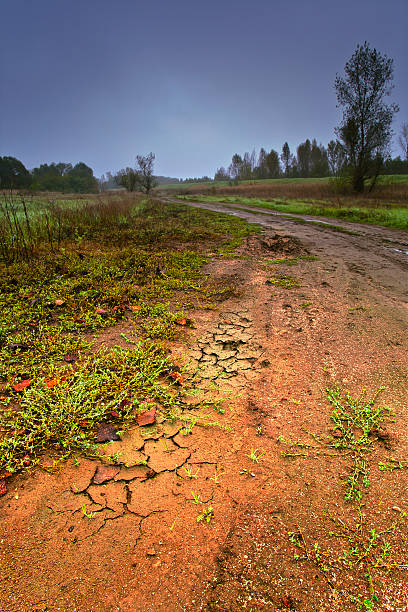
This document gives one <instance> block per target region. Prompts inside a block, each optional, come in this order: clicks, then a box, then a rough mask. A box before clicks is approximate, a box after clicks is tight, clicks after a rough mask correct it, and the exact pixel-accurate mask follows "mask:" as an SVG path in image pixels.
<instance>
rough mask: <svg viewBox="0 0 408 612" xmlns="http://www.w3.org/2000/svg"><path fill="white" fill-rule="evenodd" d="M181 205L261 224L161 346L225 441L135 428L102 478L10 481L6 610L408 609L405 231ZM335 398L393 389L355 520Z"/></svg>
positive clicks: (74, 471) (172, 428) (80, 472)
mask: <svg viewBox="0 0 408 612" xmlns="http://www.w3.org/2000/svg"><path fill="white" fill-rule="evenodd" d="M192 205H194V206H199V207H202V208H209V209H212V210H219V211H223V212H228V213H229V214H235V215H239V216H242V217H243V218H245V219H247V220H248V221H251V222H255V223H260V224H261V225H262V227H263V232H262V233H261V234H260V235H255V236H251V237H250V238H248V240H247V241H246V243H245V244H244V245H243V246H242V247H240V248H239V249H238V253H239V254H240V255H241V257H240V258H237V257H222V256H218V255H214V256H213V257H212V259H211V261H210V262H209V264H208V266H207V272H208V274H210V275H211V276H212V278H213V279H215V280H219V282H220V283H223V284H230V285H231V286H233V287H235V289H234V294H233V295H232V297H229V298H228V299H227V300H226V301H225V302H224V303H223V304H221V305H220V306H219V308H218V309H217V310H214V311H209V310H203V311H198V312H195V313H194V314H193V316H194V318H195V320H196V325H197V328H196V329H195V330H192V331H191V333H190V338H189V343H188V347H187V349H186V347H185V346H182V345H179V344H174V345H173V346H172V351H173V355H178V356H179V358H180V361H183V362H184V363H189V365H188V366H187V367H188V368H189V371H190V372H193V371H194V370H195V369H196V368H198V369H199V372H200V377H199V378H198V379H197V382H196V386H197V388H198V387H200V388H202V389H204V390H205V392H206V393H208V394H209V397H210V396H211V397H212V396H213V395H214V393H215V394H219V395H220V396H221V397H223V398H224V403H223V404H222V406H220V409H219V411H218V412H214V411H212V412H211V414H209V415H208V416H206V418H205V419H204V421H205V420H206V421H207V422H209V421H212V422H214V421H217V422H218V425H212V426H209V425H208V426H205V427H203V426H201V427H200V426H199V423H200V419H199V418H198V417H199V416H200V415H196V416H197V424H196V426H193V427H192V428H191V431H190V432H186V431H184V432H183V431H182V424H181V423H179V422H175V423H170V424H160V426H159V427H158V428H154V429H151V430H149V431H147V432H145V433H143V435H141V433H140V432H139V431H138V430H137V429H136V430H132V431H130V432H129V433H128V434H126V436H125V437H124V439H123V441H122V442H117V443H114V444H116V446H115V448H114V450H115V451H119V450H120V452H121V453H122V455H121V456H122V460H121V461H123V462H119V465H118V466H116V467H114V469H113V470H112V469H111V470H110V471H106V470H105V472H102V476H103V478H100V476H101V471H99V472H98V473H96V469H97V466H96V464H95V462H91V461H85V460H83V461H81V462H80V465H79V466H78V465H74V464H73V463H71V464H69V465H66V466H65V467H64V468H63V469H62V470H61V472H60V473H59V474H53V473H49V472H46V471H38V472H36V473H35V474H34V477H33V476H31V475H22V476H19V477H16V478H15V479H14V481H13V486H12V488H11V489H10V491H9V493H8V494H7V495H6V496H5V497H4V498H2V500H1V513H2V521H1V526H0V542H1V548H0V551H1V575H0V583H1V584H0V587H1V588H0V609H1V610H2V611H3V610H4V611H11V610H12V611H13V612H17V611H24V612H25V611H33V610H38V611H39V610H52V611H54V610H64V611H67V612H71V611H72V612H73V611H80V612H105V611H121V612H153V611H158V610H159V611H169V612H173V611H174V612H179V611H182V610H183V611H184V610H185V611H189V612H193V611H194V612H195V611H197V610H206V611H207V610H217V611H235V610H250V611H258V610H259V611H260V610H263V611H265V610H266V611H268V612H277V611H282V610H299V611H303V612H316V611H322V612H323V611H325V612H329V611H330V612H348V611H349V610H350V611H351V610H358V609H365V610H379V611H384V612H403V611H404V610H406V609H407V605H408V588H407V584H408V578H407V572H406V571H404V570H403V569H401V568H397V567H395V566H394V565H393V564H399V565H401V566H403V565H404V564H407V563H408V544H407V543H408V537H407V536H408V528H407V524H406V522H405V520H404V516H403V513H404V511H408V492H407V491H408V478H407V475H408V470H407V469H405V467H406V465H405V462H406V460H407V458H408V436H407V433H406V432H407V430H408V410H407V397H408V364H407V348H408V341H407V333H406V330H407V318H408V316H407V315H408V306H407V303H408V290H407V284H408V282H407V281H408V255H407V254H406V253H405V251H407V250H408V247H407V244H408V236H407V234H405V233H403V232H398V231H391V230H386V229H381V228H376V227H370V226H363V225H355V224H353V225H351V224H346V223H342V222H340V223H337V222H336V225H341V226H343V227H344V229H346V230H348V231H352V232H356V233H357V234H358V235H354V234H350V233H342V232H336V231H333V230H332V229H329V228H325V227H324V226H315V225H310V224H302V223H299V222H298V221H295V220H291V219H288V218H286V217H280V216H277V215H274V214H273V213H271V214H265V211H261V213H258V212H256V211H251V212H246V211H244V210H238V209H234V210H232V209H231V208H227V207H225V206H224V205H222V204H211V205H209V204H208V205H207V204H205V205H203V204H192ZM313 220H315V218H313ZM321 221H326V220H324V219H321ZM327 221H328V222H331V221H330V220H327ZM288 257H289V258H292V260H293V261H292V262H287V263H280V264H276V263H275V264H271V263H270V260H271V259H276V258H278V259H282V258H288ZM115 329H116V328H113V329H111V330H110V331H109V334H110V335H109V338H110V342H114V341H115V333H116V335H117V341H118V342H120V333H121V329H120V328H118V329H117V330H116V331H115ZM336 383H337V384H338V385H339V386H340V387H341V388H342V389H348V390H349V391H350V393H351V395H352V396H353V397H357V396H358V395H359V394H360V393H361V390H362V389H363V388H367V390H368V391H367V396H368V397H369V398H370V397H371V396H372V394H373V393H374V392H375V390H376V389H378V387H379V386H380V385H384V386H385V390H384V391H383V393H382V395H381V396H380V397H379V398H378V400H377V403H376V405H378V406H380V407H381V406H384V404H388V405H389V406H390V407H391V408H392V410H393V413H394V416H393V417H392V418H388V419H385V420H384V422H382V423H379V425H378V428H377V429H374V428H372V430H370V434H369V439H368V442H367V445H368V446H367V449H366V451H364V453H363V454H362V455H361V458H362V460H363V463H364V466H363V467H362V468H361V469H364V470H365V478H366V479H365V480H364V482H363V477H362V474H363V472H360V476H359V477H358V482H356V483H354V484H355V486H356V487H357V489H358V491H359V492H361V496H362V498H361V501H362V504H361V505H359V504H358V503H357V502H356V500H355V499H354V501H353V500H352V501H346V500H345V499H344V497H345V490H346V487H347V485H346V484H345V483H346V481H347V480H348V478H349V477H350V474H351V471H350V470H352V457H353V454H352V453H351V451H350V450H349V451H347V449H346V451H345V452H343V451H342V450H341V448H340V450H339V449H338V448H337V447H336V446H335V445H332V446H331V447H330V448H329V447H327V446H325V440H326V439H327V438H326V436H327V435H328V434H329V433H330V432H331V433H332V434H333V436H334V437H333V436H332V438H331V439H332V440H336V436H337V434H336V432H334V431H333V422H332V421H331V420H330V414H331V410H332V407H331V406H330V404H329V401H328V397H327V392H326V388H327V387H333V386H334V385H335V384H336ZM361 402H363V403H364V400H361ZM361 402H360V404H361ZM360 404H359V405H360ZM367 410H368V408H367ZM191 414H192V415H195V412H194V408H193V406H192V408H191ZM365 414H367V412H366V413H365ZM370 414H371V413H370ZM384 414H386V413H384ZM202 416H203V415H201V417H202ZM373 418H374V417H373ZM193 420H194V419H193ZM373 422H374V421H373ZM201 424H203V419H201ZM357 429H358V428H357ZM184 434H187V435H184ZM354 434H355V435H357V433H356V432H354ZM359 435H361V432H360V434H359ZM340 438H341V439H343V438H342V437H341V436H340ZM392 460H394V461H400V465H398V464H397V463H392ZM141 462H142V465H141ZM381 462H382V463H381ZM390 462H391V463H390ZM125 463H126V465H125ZM145 464H147V465H145ZM379 465H391V466H394V467H393V468H392V469H391V468H386V469H379ZM397 465H398V467H396V466H397ZM102 467H105V468H106V466H102ZM360 467H361V465H360ZM101 480H102V482H100V481H101ZM368 481H369V482H368ZM84 508H85V511H84ZM329 515H331V517H332V518H330V516H329ZM335 520H338V521H339V522H338V523H337V524H336V527H335V528H333V521H335ZM398 520H400V522H398ZM342 525H343V527H344V526H345V527H344V530H345V531H344V533H343V535H341V534H340V532H341V529H342V528H343V527H342ZM390 525H391V526H393V525H394V527H392V528H391V527H390ZM333 529H334V531H333ZM373 529H374V530H375V532H374V534H376V533H382V532H384V533H383V535H382V536H381V538H383V539H385V540H386V542H387V544H386V547H385V549H384V543H383V542H382V543H381V544H380V543H378V545H377V547H376V546H374V545H373V540H372V538H373V537H374V536H373V531H372V530H373ZM387 530H388V531H387ZM335 533H337V536H336V535H333V534H335ZM291 534H292V535H291ZM370 534H371V535H370ZM363 536H364V537H363ZM359 538H360V539H359ZM364 538H366V539H364ZM370 538H371V540H370ZM370 542H371V544H370ZM357 543H358V546H359V547H360V548H359V549H358V551H357V552H356V546H357ZM296 544H298V545H299V544H301V545H303V544H304V545H305V548H303V549H302V547H300V548H299V546H296ZM316 546H317V548H316ZM327 549H328V552H327V554H323V553H322V552H319V551H325V550H327ZM305 550H306V554H304V553H305ZM313 551H314V552H313ZM316 551H317V553H316ZM345 551H346V552H345ZM347 551H348V552H347ZM376 551H379V552H378V554H377V552H376ZM381 551H383V552H384V551H385V552H384V555H383V557H382V559H383V561H382V562H381V561H379V559H380V557H381V554H382V553H381ZM294 555H298V559H297V560H296V558H295V556H294ZM319 555H320V556H319ZM303 556H306V559H305V560H303ZM319 559H320V561H319ZM384 559H385V561H384ZM381 563H382V565H381ZM367 576H368V577H367ZM353 598H354V599H353ZM377 600H378V601H377ZM364 601H365V602H366V603H364ZM358 602H360V604H361V606H362V607H360V608H359V605H360V604H359V603H358ZM367 602H368V603H367ZM370 605H371V606H372V607H369V606H370ZM364 606H365V607H364Z"/></svg>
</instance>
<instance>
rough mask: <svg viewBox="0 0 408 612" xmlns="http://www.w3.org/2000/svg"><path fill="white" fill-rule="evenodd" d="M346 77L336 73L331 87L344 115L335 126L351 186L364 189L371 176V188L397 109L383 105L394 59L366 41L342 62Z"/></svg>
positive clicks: (387, 93)
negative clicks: (344, 155) (343, 152)
mask: <svg viewBox="0 0 408 612" xmlns="http://www.w3.org/2000/svg"><path fill="white" fill-rule="evenodd" d="M344 71H345V76H344V77H343V76H339V75H337V76H336V79H335V82H334V87H335V89H336V94H337V102H338V106H340V107H342V108H343V118H342V122H341V124H340V126H339V127H338V128H337V129H336V134H337V135H338V136H339V138H340V140H341V142H342V144H343V147H344V151H345V154H346V157H347V163H348V166H349V169H350V172H351V180H352V185H353V189H354V190H355V191H357V192H361V191H364V181H365V180H366V179H368V178H371V188H372V187H373V186H374V184H375V180H376V177H377V176H378V173H379V168H380V166H381V160H382V159H383V157H384V155H385V153H386V151H387V147H388V145H389V143H390V140H391V135H392V130H391V123H392V119H393V116H394V114H395V113H396V112H397V111H398V110H399V109H398V106H397V105H396V104H386V103H385V102H384V98H385V97H386V96H389V95H390V93H391V91H392V88H393V85H392V81H393V78H394V74H393V60H392V59H390V58H388V57H387V56H386V55H382V54H381V53H379V52H378V51H377V50H376V49H372V48H371V47H370V45H369V44H368V43H367V42H365V43H364V44H363V45H358V46H357V49H356V50H355V52H354V53H353V55H352V57H351V58H350V60H349V61H348V62H347V63H346V65H345V69H344Z"/></svg>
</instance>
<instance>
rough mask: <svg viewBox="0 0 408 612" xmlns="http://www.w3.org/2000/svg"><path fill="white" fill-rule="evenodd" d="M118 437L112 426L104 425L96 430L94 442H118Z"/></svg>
mask: <svg viewBox="0 0 408 612" xmlns="http://www.w3.org/2000/svg"><path fill="white" fill-rule="evenodd" d="M120 439H121V438H120V436H118V433H117V431H116V429H115V428H114V427H113V425H110V424H109V423H105V424H104V425H101V426H100V427H99V428H98V431H97V432H96V441H97V442H98V443H99V444H101V443H102V442H112V441H116V440H120Z"/></svg>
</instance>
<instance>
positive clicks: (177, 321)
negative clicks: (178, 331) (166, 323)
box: [176, 317, 187, 325]
mask: <svg viewBox="0 0 408 612" xmlns="http://www.w3.org/2000/svg"><path fill="white" fill-rule="evenodd" d="M176 323H177V325H187V319H185V318H184V317H181V318H180V319H176Z"/></svg>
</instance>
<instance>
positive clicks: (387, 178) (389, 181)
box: [156, 174, 408, 191]
mask: <svg viewBox="0 0 408 612" xmlns="http://www.w3.org/2000/svg"><path fill="white" fill-rule="evenodd" d="M330 180H331V177H316V178H276V179H250V180H245V181H239V185H280V184H283V185H285V184H286V185H292V184H293V185H296V184H301V183H328V182H329V181H330ZM231 183H232V184H234V183H233V181H210V182H206V183H172V184H163V185H159V186H158V187H157V188H156V190H157V191H160V189H166V190H167V189H169V190H180V191H182V190H183V189H191V188H193V187H197V188H199V187H228V186H229V185H231ZM378 183H379V184H380V185H394V184H405V183H408V175H407V174H393V175H381V176H380V177H379V178H378Z"/></svg>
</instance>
